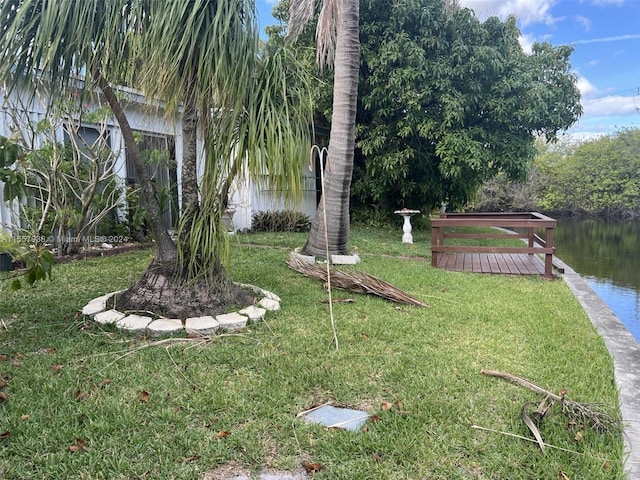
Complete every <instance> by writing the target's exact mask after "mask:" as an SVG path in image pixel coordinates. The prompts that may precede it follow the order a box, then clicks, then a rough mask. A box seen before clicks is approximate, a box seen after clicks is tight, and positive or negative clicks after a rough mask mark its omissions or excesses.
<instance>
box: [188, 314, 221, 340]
mask: <svg viewBox="0 0 640 480" xmlns="http://www.w3.org/2000/svg"><path fill="white" fill-rule="evenodd" d="M184 328H185V330H186V331H187V333H188V334H190V335H203V336H206V335H213V334H214V333H216V332H217V331H218V330H219V329H220V323H219V322H218V321H217V320H216V319H215V318H213V317H212V316H210V315H207V316H204V317H190V318H187V319H186V320H185V321H184Z"/></svg>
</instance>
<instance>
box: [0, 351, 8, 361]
mask: <svg viewBox="0 0 640 480" xmlns="http://www.w3.org/2000/svg"><path fill="white" fill-rule="evenodd" d="M0 360H4V361H7V360H9V355H5V354H4V353H0Z"/></svg>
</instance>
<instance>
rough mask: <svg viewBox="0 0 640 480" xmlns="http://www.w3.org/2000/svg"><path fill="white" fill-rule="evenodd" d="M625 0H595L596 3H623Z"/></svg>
mask: <svg viewBox="0 0 640 480" xmlns="http://www.w3.org/2000/svg"><path fill="white" fill-rule="evenodd" d="M624 2H625V0H593V2H592V3H593V4H594V5H622V4H623V3H624Z"/></svg>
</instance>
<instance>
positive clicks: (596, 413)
mask: <svg viewBox="0 0 640 480" xmlns="http://www.w3.org/2000/svg"><path fill="white" fill-rule="evenodd" d="M480 373H482V374H483V375H487V376H490V377H497V378H502V379H503V380H508V381H510V382H512V383H516V384H518V385H520V386H523V387H525V388H528V389H529V390H531V391H534V392H536V393H539V394H541V395H545V396H546V397H548V398H549V399H551V400H553V401H555V402H558V403H560V404H561V405H562V413H563V414H564V415H566V416H567V417H569V419H571V420H574V421H576V422H579V423H582V424H584V425H590V426H591V427H592V428H593V430H595V431H596V432H600V433H612V432H614V431H619V430H620V428H621V422H620V419H619V418H617V417H616V416H614V415H611V414H610V413H607V412H605V411H603V410H601V409H602V408H603V407H604V405H602V404H598V403H580V402H575V401H573V400H571V399H569V398H567V396H566V391H565V390H563V391H562V392H561V393H562V394H561V395H557V394H555V393H553V392H550V391H549V390H546V389H545V388H542V387H540V386H538V385H536V384H535V383H533V382H530V381H529V380H527V379H525V378H522V377H518V376H517V375H513V374H511V373H507V372H500V371H497V370H482V371H481V372H480Z"/></svg>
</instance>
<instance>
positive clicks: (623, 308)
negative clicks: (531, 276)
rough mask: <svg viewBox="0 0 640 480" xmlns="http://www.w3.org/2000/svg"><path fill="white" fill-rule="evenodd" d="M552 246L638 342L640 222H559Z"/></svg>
mask: <svg viewBox="0 0 640 480" xmlns="http://www.w3.org/2000/svg"><path fill="white" fill-rule="evenodd" d="M554 244H555V246H556V255H557V256H558V258H560V259H562V261H564V262H565V263H567V264H568V265H570V266H571V267H572V268H573V269H574V270H575V271H576V272H578V273H579V274H580V275H582V276H583V277H584V278H585V280H587V282H588V283H589V284H590V285H591V288H593V289H594V290H595V292H596V293H597V294H598V295H599V296H600V298H602V299H603V300H604V301H605V303H606V304H607V305H609V307H610V308H611V310H613V311H614V313H615V314H616V315H617V316H618V318H620V320H621V321H622V323H624V324H625V326H626V327H627V328H628V329H629V331H630V332H631V333H632V334H633V335H634V337H635V338H636V339H637V340H638V342H640V300H639V299H638V296H639V294H640V222H639V221H631V222H621V221H606V220H594V219H585V220H577V219H573V218H560V219H558V226H557V228H556V230H555V232H554Z"/></svg>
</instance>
